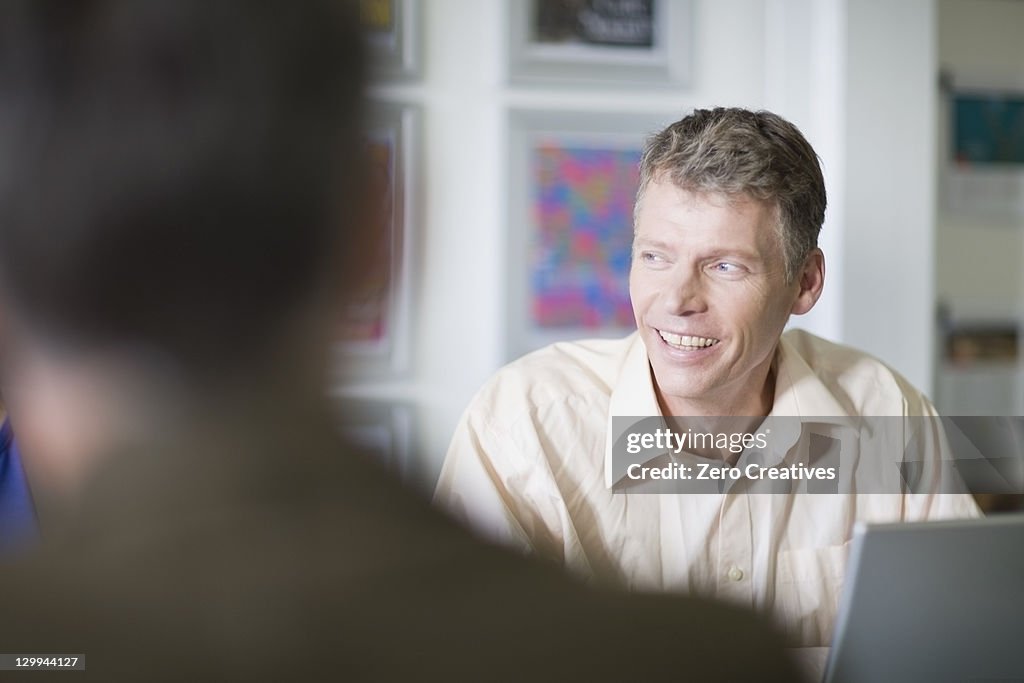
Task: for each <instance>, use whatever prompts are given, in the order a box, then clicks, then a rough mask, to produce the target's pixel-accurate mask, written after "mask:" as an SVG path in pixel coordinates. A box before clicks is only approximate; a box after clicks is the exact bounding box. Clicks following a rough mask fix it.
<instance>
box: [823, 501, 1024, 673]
mask: <svg viewBox="0 0 1024 683" xmlns="http://www.w3.org/2000/svg"><path fill="white" fill-rule="evenodd" d="M849 576H851V577H852V579H851V580H849V581H848V582H847V585H846V587H845V591H844V594H843V598H842V603H841V605H840V609H839V618H838V621H837V622H836V631H835V636H834V638H833V641H832V649H831V651H830V653H829V659H828V664H827V667H826V670H825V679H824V680H825V681H826V683H863V682H865V681H870V682H871V683H879V682H883V681H899V682H900V683H908V682H914V681H929V682H931V681H978V682H981V681H985V682H989V683H994V682H995V681H1001V682H1008V681H1024V514H1008V515H1000V516H994V517H985V518H981V519H968V520H956V521H943V522H922V523H918V524H860V525H858V526H857V528H856V529H855V530H854V537H853V545H852V548H851V551H850V572H849Z"/></svg>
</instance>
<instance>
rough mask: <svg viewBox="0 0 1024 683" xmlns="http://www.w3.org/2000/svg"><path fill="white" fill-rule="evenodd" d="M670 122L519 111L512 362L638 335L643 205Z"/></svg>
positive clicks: (514, 137) (513, 126)
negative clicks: (637, 253) (636, 211)
mask: <svg viewBox="0 0 1024 683" xmlns="http://www.w3.org/2000/svg"><path fill="white" fill-rule="evenodd" d="M671 120H673V119H672V117H670V116H665V117H658V116H643V115H637V114H602V115H597V114H592V113H590V114H587V113H569V112H557V113H555V112H537V111H514V112H512V114H511V121H510V136H509V138H510V144H511V148H510V161H511V165H512V168H511V171H510V179H511V195H510V201H511V206H510V207H509V220H510V225H509V226H508V252H509V261H508V262H509V264H510V265H509V272H508V293H509V294H508V312H509V315H508V321H507V330H506V331H507V335H506V336H507V349H506V357H507V358H508V359H512V358H515V357H518V356H520V355H522V354H523V353H526V352H528V351H532V350H534V349H537V348H540V347H541V346H545V345H547V344H550V343H553V342H556V341H562V340H567V339H579V338H585V337H617V336H624V335H626V334H628V333H629V332H631V331H632V330H634V329H635V323H634V320H633V309H632V305H631V303H630V299H629V268H630V264H631V261H632V244H633V204H634V200H635V196H636V190H637V186H638V184H639V163H640V156H641V153H642V150H643V145H644V141H645V139H646V137H647V136H648V135H650V134H652V133H654V132H656V131H658V130H659V129H660V128H661V127H663V126H664V125H665V124H666V123H668V122H669V121H671Z"/></svg>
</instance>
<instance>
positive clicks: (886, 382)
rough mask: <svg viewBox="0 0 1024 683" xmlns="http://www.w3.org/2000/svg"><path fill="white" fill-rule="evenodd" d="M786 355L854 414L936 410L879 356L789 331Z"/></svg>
mask: <svg viewBox="0 0 1024 683" xmlns="http://www.w3.org/2000/svg"><path fill="white" fill-rule="evenodd" d="M782 344H783V346H784V352H785V353H788V354H794V355H796V356H798V357H799V358H800V359H801V360H802V361H803V362H804V363H805V364H806V366H807V367H808V368H810V370H811V372H812V373H813V374H814V376H815V377H817V378H818V379H819V380H820V381H821V382H822V384H824V385H825V387H826V388H827V389H828V390H829V391H830V392H831V393H832V394H833V395H834V396H835V397H836V399H837V400H839V401H840V402H841V403H843V404H845V407H846V408H847V410H848V411H849V412H851V414H860V415H866V414H871V413H874V414H877V415H884V414H890V413H891V412H893V411H895V410H897V408H898V409H899V412H902V413H906V414H912V415H913V414H921V413H922V412H925V413H927V412H930V411H931V410H933V408H932V407H931V403H930V401H929V400H928V399H927V397H925V395H924V394H923V393H922V392H921V391H920V390H919V389H917V387H915V386H914V385H913V384H911V383H910V381H909V380H907V379H906V378H905V377H903V375H901V374H900V373H899V372H898V371H896V370H895V369H893V368H892V367H890V366H889V365H887V364H886V363H885V362H883V361H881V360H879V359H878V358H876V357H875V356H873V355H871V354H870V353H867V352H865V351H861V350H859V349H856V348H853V347H852V346H847V345H845V344H839V343H836V342H833V341H829V340H827V339H823V338H821V337H819V336H817V335H814V334H811V333H810V332H807V331H806V330H800V329H793V330H788V331H787V332H786V333H785V334H783V335H782Z"/></svg>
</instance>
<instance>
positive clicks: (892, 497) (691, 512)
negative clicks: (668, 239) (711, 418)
mask: <svg viewBox="0 0 1024 683" xmlns="http://www.w3.org/2000/svg"><path fill="white" fill-rule="evenodd" d="M773 367H774V370H775V373H776V377H775V401H774V405H773V408H772V412H771V415H778V416H815V417H822V416H824V417H829V416H831V418H832V419H830V420H825V421H824V424H822V425H820V427H819V428H820V429H823V430H825V431H826V433H827V432H828V430H830V429H835V430H842V429H843V428H844V426H845V425H846V424H847V423H848V421H849V420H850V419H851V418H852V417H856V416H897V417H898V416H905V417H912V416H934V415H935V414H936V413H935V409H934V407H933V406H932V405H931V404H930V403H929V402H928V400H927V399H926V398H925V397H924V396H922V395H921V394H920V393H919V392H918V391H917V390H915V389H914V388H913V387H912V386H911V385H910V384H909V383H908V382H907V381H906V380H904V379H903V378H902V377H900V376H899V375H897V374H896V373H895V372H893V371H892V370H890V369H889V368H887V367H886V366H885V365H883V364H882V363H880V362H879V361H877V360H875V359H873V358H871V357H870V356H867V355H865V354H863V353H860V352H858V351H855V350H853V349H850V348H847V347H843V346H839V345H836V344H832V343H830V342H827V341H825V340H822V339H819V338H817V337H814V336H813V335H810V334H808V333H806V332H802V331H799V330H794V331H790V332H787V333H786V334H784V335H783V336H782V338H781V340H780V343H779V346H778V349H777V351H776V356H775V360H774V365H773ZM660 414H661V412H660V408H659V406H658V402H657V398H656V395H655V392H654V385H653V381H652V378H651V370H650V363H649V360H648V357H647V352H646V348H645V347H644V344H643V342H642V340H641V339H640V337H639V335H638V334H636V333H634V334H633V335H630V336H629V337H627V338H625V339H622V340H594V341H584V342H575V343H560V344H555V345H553V346H550V347H547V348H545V349H542V350H540V351H537V352H535V353H533V354H530V355H528V356H525V357H523V358H522V359H520V360H518V361H516V362H514V363H512V364H510V365H508V366H506V367H505V368H503V369H502V370H501V371H499V372H498V373H497V374H496V375H495V376H494V377H493V378H492V379H491V380H490V381H489V382H488V383H487V384H486V385H485V386H484V387H483V388H482V389H481V390H480V392H479V393H478V394H477V396H476V397H475V398H474V399H473V401H472V402H471V404H470V406H469V408H468V409H467V410H466V413H465V414H464V415H463V417H462V420H461V422H460V423H459V426H458V428H457V429H456V432H455V435H454V437H453V439H452V443H451V447H450V449H449V452H448V456H447V459H446V461H445V464H444V468H443V469H442V472H441V477H440V480H439V483H438V486H437V492H436V496H435V498H436V500H437V502H438V503H439V504H441V505H442V506H443V507H445V508H447V509H448V510H449V511H450V512H452V513H453V514H455V515H456V516H457V517H460V518H462V519H463V520H464V521H465V522H466V523H467V524H469V525H470V526H471V527H474V528H475V529H476V530H477V531H479V532H480V533H482V534H483V535H484V536H486V537H488V538H491V539H494V540H497V541H499V542H503V543H506V544H509V545H512V546H517V547H520V548H523V549H525V550H527V551H529V552H533V553H536V554H537V555H539V556H542V557H546V558H551V559H554V560H556V561H557V562H559V563H562V564H564V565H565V566H566V567H567V568H569V569H570V570H572V571H574V572H576V573H578V574H580V575H582V576H584V577H585V578H587V579H589V580H593V581H596V582H600V583H606V584H612V585H617V586H623V587H626V588H629V589H633V590H645V591H646V590H669V591H679V592H692V593H699V594H703V595H710V596H712V597H717V598H720V599H724V600H729V601H732V602H735V603H739V604H741V605H744V606H747V607H749V608H752V609H756V610H764V611H769V612H771V613H774V615H775V616H776V618H777V619H778V621H779V622H780V623H781V624H782V625H783V626H784V627H785V628H786V629H787V630H788V631H789V632H790V634H791V636H792V637H793V638H794V640H795V642H796V644H798V645H800V646H805V647H820V646H825V645H828V644H829V641H830V640H831V637H832V629H833V624H834V621H835V618H836V612H837V609H838V604H839V596H840V592H841V590H842V585H843V580H844V576H845V570H846V562H847V555H848V552H849V548H848V544H849V541H850V539H851V538H852V535H853V527H854V524H855V523H856V522H858V521H868V522H883V521H884V522H893V521H910V520H927V519H940V518H950V517H971V516H977V515H978V514H979V513H978V509H977V507H976V506H975V505H974V502H973V500H972V499H971V498H970V496H967V495H961V494H936V493H915V494H896V493H884V494H883V493H872V494H866V493H861V494H805V493H793V494H749V493H721V494H720V493H703V494H689V495H681V494H649V493H630V492H625V493H623V492H613V490H612V489H611V488H609V485H608V484H609V482H610V481H611V479H612V477H611V476H610V475H608V466H610V463H611V458H610V448H611V443H610V441H611V440H610V439H609V438H608V435H609V434H610V433H611V418H612V417H613V416H657V415H660ZM837 433H838V432H837ZM938 438H939V439H940V440H941V438H942V437H941V435H940V436H939V437H938ZM796 439H797V437H796V436H795V435H794V436H793V437H792V439H791V442H786V443H787V447H789V448H791V449H794V450H795V445H796V444H795V440H796ZM769 457H771V456H769ZM785 457H786V454H785V453H782V454H778V455H777V456H776V459H775V461H774V462H780V461H782V460H783V459H784V458H785ZM606 461H607V465H606Z"/></svg>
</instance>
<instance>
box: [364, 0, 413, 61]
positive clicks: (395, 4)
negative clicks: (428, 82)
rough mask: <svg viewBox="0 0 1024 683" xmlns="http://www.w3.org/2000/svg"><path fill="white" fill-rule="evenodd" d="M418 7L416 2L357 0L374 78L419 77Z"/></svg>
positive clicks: (404, 0) (411, 0)
mask: <svg viewBox="0 0 1024 683" xmlns="http://www.w3.org/2000/svg"><path fill="white" fill-rule="evenodd" d="M419 6H420V2H419V0H359V10H360V11H359V14H360V18H361V20H362V24H363V31H364V32H365V34H366V38H367V43H368V44H369V50H370V59H371V61H370V64H371V70H372V72H373V75H374V77H375V78H377V79H382V80H411V79H414V78H418V77H419V76H420V27H419Z"/></svg>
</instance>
